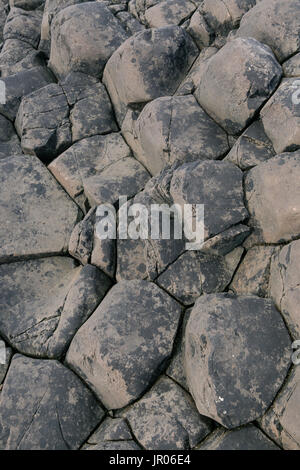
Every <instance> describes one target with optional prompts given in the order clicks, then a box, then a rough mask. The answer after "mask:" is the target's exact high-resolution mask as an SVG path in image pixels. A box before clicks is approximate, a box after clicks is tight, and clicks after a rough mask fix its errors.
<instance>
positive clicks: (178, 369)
mask: <svg viewBox="0 0 300 470" xmlns="http://www.w3.org/2000/svg"><path fill="white" fill-rule="evenodd" d="M191 311H192V309H191V308H189V309H187V310H186V311H185V312H184V317H183V321H182V324H181V326H180V330H179V332H178V334H177V338H176V342H175V346H174V350H173V355H172V359H171V362H170V365H169V367H168V368H167V370H166V374H167V376H168V377H171V379H173V380H174V381H175V382H177V383H178V384H179V385H181V387H183V388H184V389H185V390H187V391H189V386H188V383H187V378H186V373H185V362H184V350H185V329H186V325H187V322H188V320H189V318H190V314H191Z"/></svg>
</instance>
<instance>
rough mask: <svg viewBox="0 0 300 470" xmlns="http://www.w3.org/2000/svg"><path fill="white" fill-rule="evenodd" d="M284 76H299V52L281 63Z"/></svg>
mask: <svg viewBox="0 0 300 470" xmlns="http://www.w3.org/2000/svg"><path fill="white" fill-rule="evenodd" d="M282 69H283V73H284V75H285V76H286V77H300V54H296V55H294V56H293V57H291V58H290V59H288V60H286V61H285V62H284V64H282Z"/></svg>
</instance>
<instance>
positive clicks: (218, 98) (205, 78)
mask: <svg viewBox="0 0 300 470" xmlns="http://www.w3.org/2000/svg"><path fill="white" fill-rule="evenodd" d="M281 75H282V70H281V67H280V65H279V64H278V62H277V61H276V59H275V57H274V55H273V53H272V51H271V50H270V48H269V47H268V46H265V45H264V44H261V43H259V42H258V41H256V40H255V39H252V38H247V39H241V38H238V39H235V40H233V41H230V42H228V43H227V44H226V45H225V46H224V47H222V48H221V49H220V51H219V52H217V54H215V55H214V56H213V57H212V58H211V59H210V60H209V61H208V62H207V64H206V68H205V71H204V72H203V75H202V78H201V81H200V85H199V86H198V88H197V89H196V91H195V97H196V99H197V101H198V102H199V103H200V105H201V106H202V107H203V108H204V110H205V111H206V112H207V113H208V114H209V115H210V116H211V117H212V118H213V119H214V120H215V121H216V122H217V123H218V124H220V125H221V126H222V127H223V129H225V130H226V131H227V132H228V133H229V134H237V133H239V132H240V131H242V130H243V129H244V127H245V126H246V125H247V124H248V123H249V121H250V120H251V119H252V118H253V117H254V115H255V113H256V112H257V111H258V110H259V108H260V107H261V106H262V105H263V104H264V102H265V101H266V100H267V99H268V98H269V96H270V95H271V94H272V92H273V91H274V90H275V88H276V86H277V84H278V83H279V81H280V78H281Z"/></svg>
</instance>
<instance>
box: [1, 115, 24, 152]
mask: <svg viewBox="0 0 300 470" xmlns="http://www.w3.org/2000/svg"><path fill="white" fill-rule="evenodd" d="M14 153H22V150H21V146H20V143H19V139H18V136H17V135H16V133H15V130H14V126H13V125H12V123H11V122H10V121H9V120H8V119H6V118H5V117H4V116H2V115H1V114H0V159H1V158H5V157H7V156H9V155H12V154H14Z"/></svg>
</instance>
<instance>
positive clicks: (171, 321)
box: [66, 280, 181, 409]
mask: <svg viewBox="0 0 300 470" xmlns="http://www.w3.org/2000/svg"><path fill="white" fill-rule="evenodd" d="M180 314H181V308H180V305H179V304H178V303H177V302H176V301H175V300H173V299H172V298H171V297H169V296H168V294H166V293H165V292H163V291H162V290H161V289H159V287H157V286H156V285H155V284H152V283H149V282H146V281H138V280H136V281H124V282H120V283H118V284H117V285H115V286H114V287H113V288H112V289H111V290H110V292H109V293H108V295H107V296H106V297H105V299H104V300H103V301H102V303H101V304H100V306H99V307H98V309H97V310H96V311H95V313H94V314H93V315H92V316H91V317H90V318H89V320H88V321H87V322H86V323H85V324H84V325H83V326H82V327H81V328H80V330H79V331H78V332H77V334H76V335H75V337H74V339H73V341H72V343H71V346H70V348H69V351H68V353H67V358H66V360H67V363H68V364H69V366H70V367H72V369H73V370H75V371H76V372H77V374H79V375H80V376H81V377H82V378H83V380H84V381H85V382H86V383H88V384H89V386H90V387H91V388H92V390H94V391H95V393H96V394H97V396H98V397H99V398H100V400H101V402H102V403H104V405H105V406H106V407H107V408H109V409H117V408H122V407H124V406H126V405H128V404H129V403H130V402H132V401H134V400H136V399H137V398H139V397H140V395H141V394H142V393H143V392H145V390H146V389H147V387H149V385H150V384H151V383H152V382H153V381H154V380H155V379H156V377H157V375H158V374H159V373H160V372H161V371H162V369H163V368H164V366H165V363H166V361H167V360H168V359H169V357H170V356H171V353H172V349H173V342H174V338H175V335H176V332H177V328H178V323H179V319H180Z"/></svg>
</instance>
